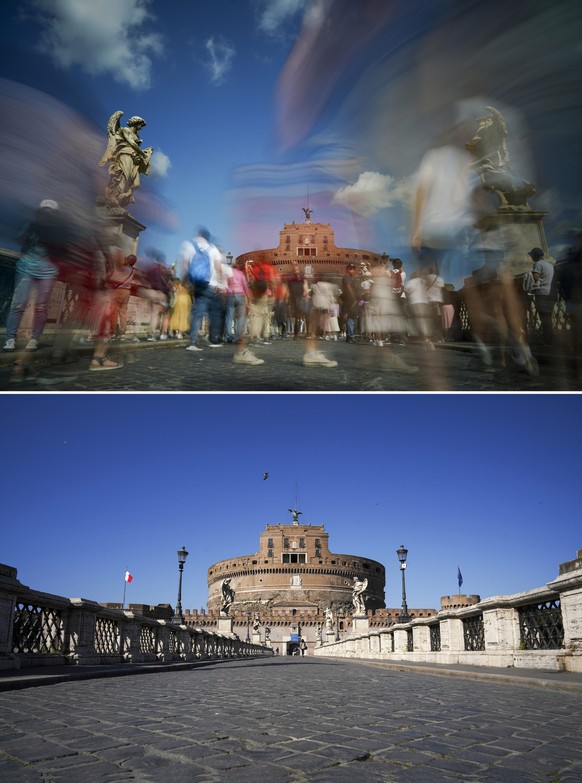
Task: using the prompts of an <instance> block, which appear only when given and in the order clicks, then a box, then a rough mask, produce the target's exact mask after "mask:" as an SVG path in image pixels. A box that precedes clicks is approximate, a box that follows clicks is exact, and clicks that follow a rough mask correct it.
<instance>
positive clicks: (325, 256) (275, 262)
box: [236, 208, 382, 277]
mask: <svg viewBox="0 0 582 783" xmlns="http://www.w3.org/2000/svg"><path fill="white" fill-rule="evenodd" d="M303 211H304V212H305V221H304V222H303V223H296V222H295V221H293V222H292V223H285V225H284V226H283V229H282V230H281V231H280V232H279V244H278V245H277V247H272V248H265V249H263V250H259V249H258V250H251V251H249V252H248V253H242V254H241V255H240V256H237V258H236V263H237V264H238V265H240V266H242V267H244V266H245V265H246V264H247V263H249V262H250V261H256V260H258V259H259V258H261V259H263V260H265V261H267V262H269V263H270V264H271V266H273V267H275V269H276V270H277V272H278V273H279V274H280V275H282V276H285V275H286V274H289V273H290V272H291V271H292V268H293V263H294V262H295V261H296V262H297V263H299V265H300V267H301V269H302V270H303V271H304V272H305V274H306V275H307V276H308V277H309V276H311V275H330V276H333V277H341V276H342V275H343V273H344V270H345V268H346V265H347V264H349V263H352V264H356V265H357V266H359V265H360V264H362V263H365V264H371V263H372V262H373V261H375V260H380V261H381V260H382V256H381V255H379V254H378V253H374V252H372V251H371V250H360V249H357V248H352V247H337V246H336V244H335V234H334V231H333V229H332V228H331V226H330V224H329V223H313V222H312V221H311V213H312V211H313V210H310V209H309V208H307V209H305V208H304V209H303Z"/></svg>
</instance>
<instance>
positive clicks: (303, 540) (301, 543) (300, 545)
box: [299, 538, 305, 549]
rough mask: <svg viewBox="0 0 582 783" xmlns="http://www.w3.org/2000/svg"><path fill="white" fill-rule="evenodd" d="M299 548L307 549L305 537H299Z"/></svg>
mask: <svg viewBox="0 0 582 783" xmlns="http://www.w3.org/2000/svg"><path fill="white" fill-rule="evenodd" d="M299 549H305V539H304V538H300V539H299Z"/></svg>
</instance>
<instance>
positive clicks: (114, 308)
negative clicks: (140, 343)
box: [109, 288, 121, 337]
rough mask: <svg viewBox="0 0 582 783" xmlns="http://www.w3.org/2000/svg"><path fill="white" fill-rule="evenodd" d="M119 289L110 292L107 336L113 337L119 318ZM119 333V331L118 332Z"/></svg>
mask: <svg viewBox="0 0 582 783" xmlns="http://www.w3.org/2000/svg"><path fill="white" fill-rule="evenodd" d="M119 290H120V289H119V288H114V289H113V290H112V291H111V302H110V309H109V336H110V337H115V334H116V332H117V321H118V317H119V306H120V303H119ZM120 331H121V330H120Z"/></svg>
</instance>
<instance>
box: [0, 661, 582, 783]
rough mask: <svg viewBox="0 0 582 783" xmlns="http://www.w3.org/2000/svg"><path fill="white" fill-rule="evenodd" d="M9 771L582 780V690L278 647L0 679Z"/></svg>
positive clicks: (532, 782) (267, 780)
mask: <svg viewBox="0 0 582 783" xmlns="http://www.w3.org/2000/svg"><path fill="white" fill-rule="evenodd" d="M0 779H1V780H2V781H3V783H13V782H14V783H40V781H43V782H44V781H51V782H54V783H58V782H59V781H63V782H64V783H77V781H79V783H125V781H128V782H129V781H137V782H140V781H144V783H145V782H146V781H160V782H161V783H166V781H171V783H181V782H182V781H188V783H247V782H248V783H251V781H252V783H307V782H309V783H356V782H357V783H442V782H444V781H463V783H470V781H476V782H478V783H579V781H580V780H581V779H582V700H581V699H580V694H579V693H569V692H557V691H551V690H547V689H541V688H536V687H529V686H520V685H511V684H507V683H505V684H493V683H487V682H478V681H471V680H464V679H463V680H457V679H452V678H449V677H438V676H429V675H423V674H420V673H419V674H416V673H408V672H400V671H393V670H384V669H380V668H375V667H372V666H368V665H365V664H364V665H362V664H360V663H357V662H347V661H331V660H316V659H314V658H309V657H307V658H299V659H297V658H272V659H269V660H261V661H237V662H232V663H227V662H225V663H220V664H217V665H211V666H207V667H205V668H202V669H195V670H187V671H180V672H168V673H157V674H142V675H141V676H139V677H122V678H118V679H102V680H88V681H83V682H69V683H61V684H58V685H47V686H45V687H42V688H29V689H26V690H20V691H13V692H6V693H0Z"/></svg>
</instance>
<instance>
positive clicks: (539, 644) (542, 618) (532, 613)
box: [518, 599, 564, 650]
mask: <svg viewBox="0 0 582 783" xmlns="http://www.w3.org/2000/svg"><path fill="white" fill-rule="evenodd" d="M518 615H519V631H520V647H521V648H522V649H524V650H559V649H560V648H562V647H563V646H564V625H563V622H562V612H561V610H560V601H559V600H557V599H550V600H548V601H542V602H541V603H535V604H529V605H528V606H520V607H519V609H518Z"/></svg>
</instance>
